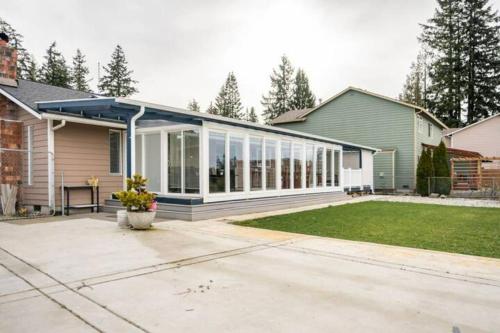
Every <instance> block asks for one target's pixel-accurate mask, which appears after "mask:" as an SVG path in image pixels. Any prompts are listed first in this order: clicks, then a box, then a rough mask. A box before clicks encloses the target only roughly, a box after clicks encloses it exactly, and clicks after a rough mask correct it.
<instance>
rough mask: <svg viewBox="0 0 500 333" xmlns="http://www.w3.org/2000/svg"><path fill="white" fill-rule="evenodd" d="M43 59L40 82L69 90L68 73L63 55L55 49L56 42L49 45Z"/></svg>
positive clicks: (69, 76) (69, 80)
mask: <svg viewBox="0 0 500 333" xmlns="http://www.w3.org/2000/svg"><path fill="white" fill-rule="evenodd" d="M44 59H45V62H44V63H43V64H42V68H41V69H40V75H39V77H40V81H41V82H43V83H46V84H50V85H53V86H58V87H63V88H70V87H71V75H70V71H69V68H68V66H67V65H66V60H65V59H64V57H63V55H62V54H61V52H59V51H58V50H57V49H56V42H53V43H52V44H50V47H49V48H48V50H47V54H46V55H45V56H44Z"/></svg>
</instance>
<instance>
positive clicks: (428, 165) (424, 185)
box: [417, 149, 433, 196]
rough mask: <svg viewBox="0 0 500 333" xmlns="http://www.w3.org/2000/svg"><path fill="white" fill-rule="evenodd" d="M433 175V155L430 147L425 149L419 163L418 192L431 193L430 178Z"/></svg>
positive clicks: (424, 194)
mask: <svg viewBox="0 0 500 333" xmlns="http://www.w3.org/2000/svg"><path fill="white" fill-rule="evenodd" d="M432 176H433V171H432V157H431V152H430V150H429V149H423V150H422V154H421V155H420V158H419V160H418V164H417V193H419V194H420V195H423V196H427V195H429V194H430V193H429V186H430V183H429V182H430V178H431V177H432Z"/></svg>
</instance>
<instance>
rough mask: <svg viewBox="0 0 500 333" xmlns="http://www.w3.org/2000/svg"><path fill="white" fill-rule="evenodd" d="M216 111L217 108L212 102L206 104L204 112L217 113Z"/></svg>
mask: <svg viewBox="0 0 500 333" xmlns="http://www.w3.org/2000/svg"><path fill="white" fill-rule="evenodd" d="M218 112H219V110H217V108H216V107H215V106H214V104H213V103H212V102H210V104H209V105H208V108H207V111H206V113H208V114H215V115H217V114H219V113H218Z"/></svg>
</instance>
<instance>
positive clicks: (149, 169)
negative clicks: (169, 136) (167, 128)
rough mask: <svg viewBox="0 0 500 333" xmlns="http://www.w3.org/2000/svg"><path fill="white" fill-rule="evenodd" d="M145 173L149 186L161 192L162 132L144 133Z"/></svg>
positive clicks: (152, 189)
mask: <svg viewBox="0 0 500 333" xmlns="http://www.w3.org/2000/svg"><path fill="white" fill-rule="evenodd" d="M144 146H145V149H144V160H145V166H143V169H144V175H145V177H146V178H147V179H148V188H149V189H150V190H151V191H153V192H161V139H160V133H154V134H146V135H144Z"/></svg>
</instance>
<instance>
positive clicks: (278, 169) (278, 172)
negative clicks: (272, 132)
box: [275, 140, 282, 191]
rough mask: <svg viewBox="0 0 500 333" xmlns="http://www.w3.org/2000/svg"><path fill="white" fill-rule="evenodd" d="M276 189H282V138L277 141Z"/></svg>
mask: <svg viewBox="0 0 500 333" xmlns="http://www.w3.org/2000/svg"><path fill="white" fill-rule="evenodd" d="M275 178H276V189H277V190H278V191H279V190H281V182H282V180H281V140H277V141H276V177H275Z"/></svg>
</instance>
